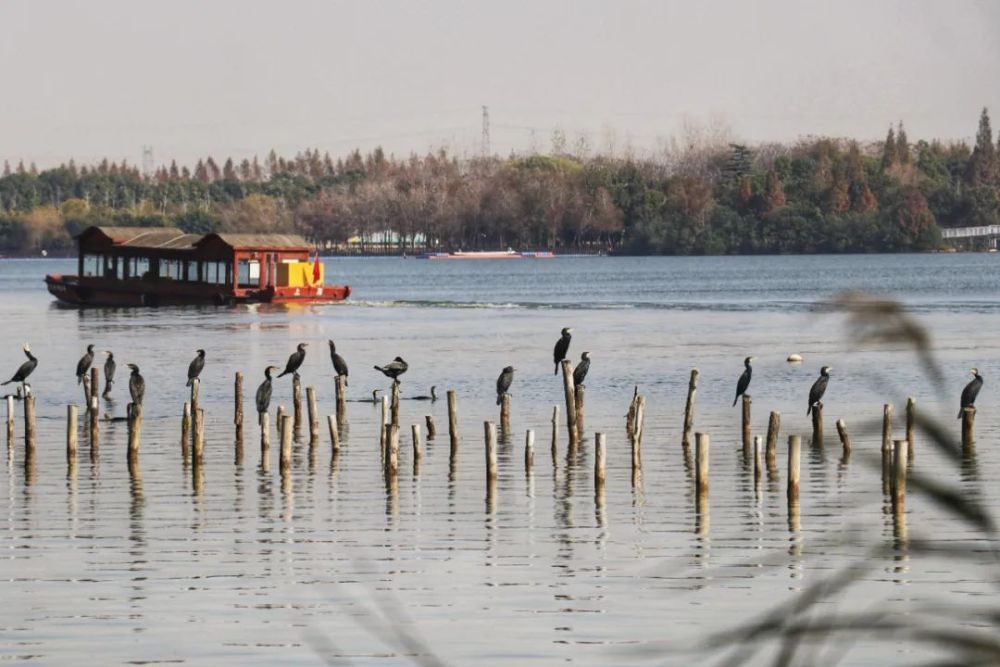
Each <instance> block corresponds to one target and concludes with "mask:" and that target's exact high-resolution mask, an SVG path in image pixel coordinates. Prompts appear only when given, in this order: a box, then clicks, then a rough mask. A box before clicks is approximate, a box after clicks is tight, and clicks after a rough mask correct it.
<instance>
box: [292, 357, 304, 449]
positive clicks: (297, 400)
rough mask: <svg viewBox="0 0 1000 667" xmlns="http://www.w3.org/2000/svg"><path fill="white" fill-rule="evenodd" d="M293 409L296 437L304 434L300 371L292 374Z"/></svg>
mask: <svg viewBox="0 0 1000 667" xmlns="http://www.w3.org/2000/svg"><path fill="white" fill-rule="evenodd" d="M292 410H293V414H294V415H295V422H294V428H295V433H294V435H295V438H296V439H298V438H299V437H300V435H301V434H302V378H300V377H299V374H298V373H293V374H292Z"/></svg>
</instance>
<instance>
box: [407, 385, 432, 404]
mask: <svg viewBox="0 0 1000 667" xmlns="http://www.w3.org/2000/svg"><path fill="white" fill-rule="evenodd" d="M410 400H411V401H431V402H432V403H433V402H434V401H436V400H438V396H437V385H436V384H435V385H431V395H430V396H428V395H426V394H422V395H420V396H411V397H410Z"/></svg>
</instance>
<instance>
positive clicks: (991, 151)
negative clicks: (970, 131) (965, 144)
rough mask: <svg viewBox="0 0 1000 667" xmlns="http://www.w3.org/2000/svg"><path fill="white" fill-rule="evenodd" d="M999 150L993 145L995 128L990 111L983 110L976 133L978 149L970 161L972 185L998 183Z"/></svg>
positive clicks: (969, 170)
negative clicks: (992, 125)
mask: <svg viewBox="0 0 1000 667" xmlns="http://www.w3.org/2000/svg"><path fill="white" fill-rule="evenodd" d="M996 171H997V149H996V147H995V146H994V145H993V128H992V127H991V126H990V114H989V110H987V109H985V108H984V109H983V113H982V114H980V116H979V131H978V132H976V147H975V148H973V149H972V157H971V158H970V159H969V169H968V179H969V183H970V184H972V185H985V184H989V183H993V182H995V181H996Z"/></svg>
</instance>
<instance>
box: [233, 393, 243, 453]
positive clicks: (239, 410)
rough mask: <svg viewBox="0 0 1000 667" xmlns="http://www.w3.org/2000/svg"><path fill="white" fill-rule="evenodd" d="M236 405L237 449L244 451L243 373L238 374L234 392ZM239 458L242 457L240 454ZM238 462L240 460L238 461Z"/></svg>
mask: <svg viewBox="0 0 1000 667" xmlns="http://www.w3.org/2000/svg"><path fill="white" fill-rule="evenodd" d="M233 393H234V394H235V398H236V407H235V411H234V412H233V424H234V425H235V426H236V446H237V450H238V451H239V452H241V453H242V451H243V373H237V374H236V381H235V387H234V392H233ZM239 458H242V456H240V457H239ZM237 462H238V461H237Z"/></svg>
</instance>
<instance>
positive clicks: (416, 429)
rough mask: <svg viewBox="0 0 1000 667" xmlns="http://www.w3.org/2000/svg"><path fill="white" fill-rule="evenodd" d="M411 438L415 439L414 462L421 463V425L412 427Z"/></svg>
mask: <svg viewBox="0 0 1000 667" xmlns="http://www.w3.org/2000/svg"><path fill="white" fill-rule="evenodd" d="M410 436H411V438H412V439H413V460H414V461H419V460H420V457H421V456H423V451H422V450H423V448H422V446H421V444H420V424H411V425H410Z"/></svg>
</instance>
